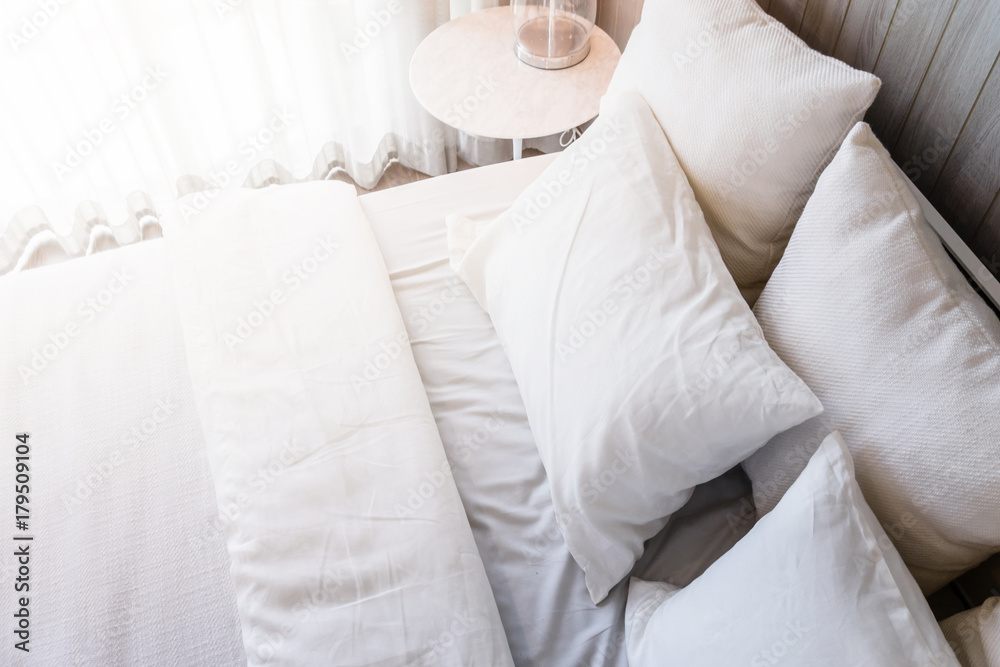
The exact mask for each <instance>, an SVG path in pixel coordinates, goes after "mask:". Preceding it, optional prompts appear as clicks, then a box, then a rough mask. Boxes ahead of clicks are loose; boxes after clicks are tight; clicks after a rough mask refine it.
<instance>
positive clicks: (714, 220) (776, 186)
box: [608, 0, 880, 305]
mask: <svg viewBox="0 0 1000 667" xmlns="http://www.w3.org/2000/svg"><path fill="white" fill-rule="evenodd" d="M879 85H880V84H879V80H878V79H877V78H875V77H874V76H872V75H871V74H868V73H867V72H861V71H858V70H855V69H852V68H851V67H849V66H847V65H845V64H844V63H842V62H840V61H838V60H835V59H833V58H828V57H826V56H823V55H821V54H820V53H817V52H816V51H813V50H812V49H810V48H809V47H808V46H806V44H805V43H803V42H802V41H801V40H800V39H799V38H798V37H796V36H795V35H793V34H792V33H791V32H789V31H788V30H787V29H786V28H785V27H784V26H783V25H781V23H779V22H778V21H776V20H775V19H773V18H771V17H770V16H768V15H767V14H766V13H765V12H764V11H763V10H762V9H761V8H760V7H758V6H757V3H755V2H753V0H697V1H694V0H656V1H652V0H651V1H650V2H647V3H646V4H645V6H644V7H643V10H642V20H641V21H640V23H639V25H638V26H637V27H636V29H635V31H634V32H633V33H632V36H631V38H630V39H629V43H628V48H626V49H625V53H624V55H623V56H622V59H621V62H620V63H619V65H618V69H617V71H616V72H615V75H614V78H613V79H612V80H611V86H610V88H609V89H608V95H609V97H610V96H611V95H613V94H616V93H620V92H622V91H625V90H629V89H636V90H638V91H639V92H640V93H642V95H643V97H645V98H646V101H647V102H648V103H649V105H650V107H652V109H653V113H654V114H655V115H656V119H657V120H658V121H659V123H660V125H661V126H662V127H663V130H664V131H665V132H666V133H667V137H668V138H669V139H670V143H671V145H672V146H673V148H674V151H675V152H676V154H677V159H678V160H679V161H680V163H681V166H682V167H684V171H685V173H686V174H687V176H688V179H689V180H690V181H691V187H692V188H694V193H695V196H697V198H698V202H699V203H700V204H701V207H702V209H703V210H704V211H705V219H706V220H707V221H708V226H709V227H710V228H711V229H712V233H713V234H714V235H715V240H716V241H717V242H718V244H719V250H720V251H721V252H722V258H723V259H724V260H725V261H726V265H727V266H728V267H729V270H730V271H731V272H732V274H733V277H734V278H735V279H736V284H737V285H739V286H740V290H741V291H742V292H743V294H744V296H745V297H746V298H747V300H748V301H749V302H750V304H751V305H752V304H753V302H754V301H755V300H756V298H757V296H758V295H759V294H760V291H761V289H763V287H764V283H766V282H767V278H768V276H770V275H771V271H773V270H774V267H775V266H776V265H777V264H778V260H779V259H781V253H782V251H783V250H784V249H785V244H786V243H787V242H788V237H789V235H790V234H791V232H792V228H793V227H794V226H795V221H796V220H797V219H798V217H799V214H800V213H801V212H802V208H803V206H805V203H806V200H807V199H808V198H809V194H810V193H811V192H812V189H813V186H814V185H815V184H816V179H817V178H818V177H819V175H820V173H821V172H822V171H823V168H824V167H825V166H826V165H827V163H828V162H829V161H830V159H831V158H832V157H833V155H834V153H835V152H836V150H837V148H838V147H839V146H840V144H841V142H842V141H843V140H844V137H845V136H847V133H848V131H850V129H851V127H852V126H853V125H854V124H855V123H856V122H857V121H859V120H861V118H862V117H863V116H864V113H865V110H866V109H867V108H868V107H869V106H870V105H871V103H872V101H873V100H874V99H875V94H876V93H877V92H878V88H879Z"/></svg>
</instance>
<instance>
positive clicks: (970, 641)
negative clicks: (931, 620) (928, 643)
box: [941, 597, 1000, 667]
mask: <svg viewBox="0 0 1000 667" xmlns="http://www.w3.org/2000/svg"><path fill="white" fill-rule="evenodd" d="M941 631H942V632H944V636H945V638H946V639H947V640H948V643H949V644H951V648H952V649H953V650H954V651H955V654H956V655H957V656H958V660H959V662H961V663H962V664H963V665H964V666H965V667H1000V597H992V598H990V599H988V600H987V601H986V602H984V603H983V605H982V606H981V607H976V608H975V609H970V610H969V611H963V612H962V613H961V614H955V615H954V616H952V617H951V618H947V619H945V620H943V621H941Z"/></svg>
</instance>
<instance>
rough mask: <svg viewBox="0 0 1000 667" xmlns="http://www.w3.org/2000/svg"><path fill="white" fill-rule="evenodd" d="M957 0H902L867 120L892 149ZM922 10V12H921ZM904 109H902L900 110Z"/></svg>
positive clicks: (877, 69)
mask: <svg viewBox="0 0 1000 667" xmlns="http://www.w3.org/2000/svg"><path fill="white" fill-rule="evenodd" d="M956 4H957V0H900V3H899V5H898V7H897V8H896V13H895V15H894V16H893V18H892V23H891V24H890V25H889V31H888V33H887V34H886V36H885V41H884V42H883V44H882V51H881V54H880V55H879V57H878V60H877V62H876V63H875V67H874V68H873V70H872V71H873V73H874V74H875V75H876V76H878V77H879V78H880V79H882V89H881V90H880V91H879V94H878V97H877V98H876V99H875V103H874V104H872V107H871V109H870V110H869V111H868V115H867V116H866V117H865V120H867V121H868V123H869V124H870V125H871V126H872V129H873V130H874V131H875V134H876V135H878V137H879V138H880V139H881V140H882V143H884V144H885V145H886V147H887V148H889V149H890V150H892V148H893V146H894V145H895V143H896V141H897V139H898V138H899V134H900V132H901V130H902V128H903V123H904V122H905V121H906V118H907V111H908V110H909V109H910V107H911V106H912V105H913V101H914V99H915V98H916V97H917V92H918V91H919V90H920V86H921V84H922V83H923V82H924V77H925V76H926V75H927V72H928V70H929V69H930V65H931V60H933V58H934V54H935V53H937V49H938V45H939V44H940V42H941V38H942V35H943V34H944V31H945V27H946V26H947V25H948V22H949V19H951V17H952V12H953V10H954V9H955V6H956ZM918 12H919V13H918ZM901 110H902V113H900V111H901Z"/></svg>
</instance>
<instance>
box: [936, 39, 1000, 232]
mask: <svg viewBox="0 0 1000 667" xmlns="http://www.w3.org/2000/svg"><path fill="white" fill-rule="evenodd" d="M997 60H1000V58H998V59H995V60H994V62H993V68H992V71H991V72H990V76H989V78H988V79H987V80H986V85H985V86H984V87H983V90H982V92H981V94H980V95H979V99H978V100H976V104H975V107H973V109H972V113H971V114H969V118H968V120H967V121H966V123H965V128H964V130H963V131H962V133H961V136H959V137H958V139H957V141H955V146H954V148H953V149H952V151H951V155H949V156H948V157H947V160H946V161H945V164H944V166H943V168H942V169H941V175H940V177H939V178H938V180H937V185H936V186H935V187H934V190H933V191H932V193H931V195H930V197H929V199H930V200H931V202H932V203H933V204H934V206H935V208H937V209H938V210H939V211H940V212H941V215H943V216H944V217H945V219H946V220H949V221H951V225H952V227H954V228H955V231H957V232H958V233H959V235H960V236H962V237H963V238H974V236H975V235H976V233H977V232H978V231H979V227H980V225H981V224H982V222H983V220H984V219H985V218H986V214H987V212H988V211H989V209H990V206H991V204H993V202H994V200H995V199H996V196H997V193H998V192H1000V150H998V147H1000V67H997Z"/></svg>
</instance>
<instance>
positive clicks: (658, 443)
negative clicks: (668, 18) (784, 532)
mask: <svg viewBox="0 0 1000 667" xmlns="http://www.w3.org/2000/svg"><path fill="white" fill-rule="evenodd" d="M448 224H449V245H450V246H451V252H452V264H453V266H454V267H455V269H456V270H457V272H458V274H459V275H460V276H461V277H462V279H463V280H464V281H465V282H466V283H467V284H468V286H469V288H470V290H471V292H472V293H473V295H475V297H476V299H477V300H478V301H479V303H480V304H481V305H482V306H483V307H484V308H485V309H486V310H487V311H488V312H489V314H490V317H491V318H492V320H493V324H494V326H495V327H496V330H497V333H498V335H499V337H500V340H501V342H502V343H503V346H504V350H505V352H506V353H507V356H508V357H509V359H510V362H511V366H512V367H513V370H514V375H515V377H516V378H517V383H518V386H519V388H520V390H521V394H522V396H523V398H524V402H525V406H526V408H527V413H528V420H529V423H530V425H531V430H532V433H533V434H534V436H535V440H536V442H537V444H538V449H539V452H540V454H541V458H542V462H543V464H544V465H545V470H546V473H547V474H548V477H549V484H550V487H551V491H552V495H553V502H554V505H555V510H556V516H557V520H558V521H559V523H560V527H561V529H562V531H563V535H564V536H565V538H566V542H567V545H568V547H569V549H570V552H571V553H572V554H573V557H574V558H575V559H576V561H577V563H579V564H580V566H581V567H582V568H583V570H584V571H585V572H586V580H587V587H588V589H589V590H590V594H591V596H592V598H593V599H594V601H595V602H598V601H600V600H602V599H603V598H604V597H605V595H607V592H608V590H609V589H610V588H611V587H612V586H614V585H615V584H616V583H618V582H619V581H620V580H621V579H622V578H623V577H624V576H625V575H626V574H627V573H628V571H629V570H630V568H631V567H632V565H633V563H634V562H635V560H636V559H637V557H638V556H639V555H640V554H641V553H642V549H643V542H644V541H645V540H646V539H647V538H649V537H652V536H653V535H655V534H656V533H657V532H659V531H660V529H661V528H663V526H664V524H665V523H666V521H667V518H668V516H669V515H670V514H671V513H672V512H674V511H676V510H678V509H679V508H680V507H681V506H682V505H683V504H684V502H685V501H686V500H687V499H688V498H689V497H690V494H691V491H692V489H693V487H694V486H695V485H696V484H700V483H702V482H705V481H708V480H710V479H713V478H715V477H717V476H719V475H720V474H722V473H723V472H725V471H726V470H728V469H729V468H730V467H731V466H732V465H734V463H736V462H739V461H740V460H742V459H743V458H745V457H746V456H748V455H749V454H750V453H751V452H753V451H754V450H756V449H757V448H758V447H760V446H761V444H762V443H764V442H766V441H767V440H768V439H769V438H770V437H771V436H773V435H774V434H776V433H778V432H780V431H783V430H785V429H786V428H789V427H791V426H793V425H795V424H798V423H800V422H802V421H803V420H805V419H808V418H809V417H812V416H814V415H816V414H818V413H819V412H820V411H821V409H822V408H821V406H820V405H819V403H818V401H817V400H816V398H815V397H814V396H813V395H812V393H811V392H810V391H809V389H808V388H807V387H806V386H805V384H804V383H803V382H802V381H801V380H800V379H799V378H798V377H796V376H795V375H794V374H793V373H791V372H790V371H789V370H788V368H786V367H785V365H784V364H783V363H781V361H780V360H779V359H778V357H777V356H776V355H775V354H774V353H773V352H772V351H771V349H770V348H769V347H768V346H767V343H765V342H764V339H763V336H762V335H761V333H760V328H759V327H758V326H757V323H756V322H755V321H754V318H753V314H752V313H751V312H750V309H749V308H748V307H747V305H746V302H745V301H744V300H743V299H742V298H741V296H740V294H739V291H738V290H737V288H736V285H735V284H734V283H733V280H732V277H731V276H730V275H729V273H728V272H727V271H726V268H725V265H724V264H723V263H722V259H721V258H720V257H719V252H718V249H717V248H716V246H715V243H714V242H713V240H712V235H711V233H710V232H709V230H708V227H707V226H706V225H705V221H704V218H703V216H702V214H701V210H700V209H699V208H698V204H697V202H696V201H695V199H694V195H693V194H692V192H691V189H690V187H689V186H688V183H687V180H686V179H685V178H684V173H683V172H682V171H681V168H680V165H679V164H677V160H676V158H675V157H674V155H673V152H672V151H671V150H670V145H669V144H668V143H667V140H666V138H665V137H664V135H663V132H662V131H661V130H660V127H659V126H658V125H657V124H656V121H655V119H654V118H653V115H652V113H650V110H649V107H647V106H646V104H645V102H643V100H642V98H641V97H640V96H639V95H637V94H635V93H632V94H629V95H626V96H623V97H622V98H621V99H620V100H619V101H618V102H617V103H616V104H614V105H609V106H608V108H607V109H606V112H605V113H604V114H603V115H602V116H601V117H600V118H599V119H598V120H597V122H595V123H594V125H593V126H592V127H591V128H590V129H589V130H588V131H587V132H586V134H585V135H584V136H583V138H581V139H580V140H579V141H578V142H576V143H574V144H573V146H571V147H570V148H569V149H568V150H567V151H565V152H564V153H563V154H562V155H560V156H559V158H557V159H556V160H555V161H554V162H553V163H552V165H551V166H550V167H549V168H548V169H547V170H546V171H545V172H544V173H543V174H542V175H541V176H540V177H539V178H538V180H537V181H535V183H533V184H532V185H531V186H529V187H528V188H527V189H526V190H525V192H524V193H523V194H522V195H521V197H519V198H518V200H517V201H516V202H515V203H514V205H513V206H512V207H511V208H510V209H509V210H508V211H506V212H505V213H504V214H503V215H501V216H500V217H499V218H497V219H496V220H494V221H492V222H491V223H488V224H486V225H484V229H482V230H476V229H475V223H473V222H471V221H469V220H465V219H462V218H456V217H454V216H453V217H451V218H449V221H448ZM477 231H481V233H480V234H479V235H478V237H477Z"/></svg>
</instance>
